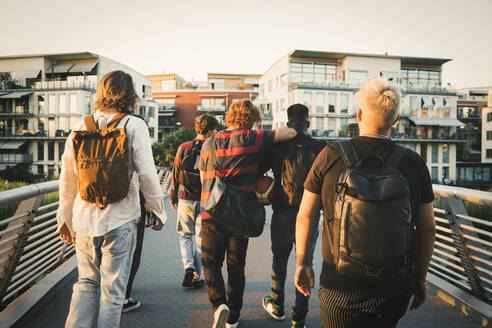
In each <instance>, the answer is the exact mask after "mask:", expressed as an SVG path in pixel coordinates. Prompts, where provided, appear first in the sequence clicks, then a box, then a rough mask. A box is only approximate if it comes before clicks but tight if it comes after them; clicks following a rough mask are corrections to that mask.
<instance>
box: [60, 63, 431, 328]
mask: <svg viewBox="0 0 492 328" xmlns="http://www.w3.org/2000/svg"><path fill="white" fill-rule="evenodd" d="M113 73H114V72H113ZM121 73H123V72H121ZM110 74H111V73H110ZM110 74H108V76H107V77H105V78H103V79H102V81H101V84H100V88H99V89H98V95H97V97H98V100H97V101H96V105H98V106H96V108H98V112H96V114H95V115H94V119H95V120H96V122H97V124H98V126H95V127H94V126H92V123H91V121H90V119H86V120H85V125H81V127H80V130H82V131H88V132H81V133H77V132H74V133H72V134H71V136H70V137H69V140H68V142H67V146H66V149H65V152H64V155H63V168H62V174H61V177H60V208H59V212H58V222H59V229H60V236H61V238H62V239H63V240H64V241H66V242H72V241H75V240H76V241H77V243H76V253H77V260H78V266H79V280H78V282H77V283H76V284H75V285H74V291H73V296H72V303H71V308H70V313H69V316H68V319H67V324H66V326H67V327H92V326H93V325H97V327H117V326H118V325H119V320H120V314H121V310H122V309H125V306H126V309H132V308H136V307H138V306H139V304H140V303H139V302H138V301H136V300H133V299H131V298H130V294H129V293H130V291H129V290H130V289H131V284H132V281H133V278H131V277H129V276H130V267H131V265H132V259H131V258H132V255H134V250H135V244H139V245H140V250H137V252H136V253H135V254H138V258H137V261H136V260H135V259H134V260H133V267H134V268H135V266H136V268H138V263H139V256H140V252H141V240H142V238H143V232H142V236H141V237H140V239H139V240H140V242H138V240H137V238H136V230H137V229H136V222H137V221H138V219H139V218H140V215H137V212H136V211H137V209H140V207H138V203H137V200H138V190H139V186H138V182H140V191H141V192H142V193H143V197H145V199H146V200H147V203H148V209H149V212H150V213H151V214H150V216H151V217H152V218H153V221H154V222H157V225H156V229H159V228H162V224H159V223H160V221H159V220H160V219H162V220H165V217H164V216H163V205H162V199H163V197H162V195H161V191H160V188H159V185H158V179H157V176H156V173H155V167H154V166H153V160H152V158H151V150H150V140H148V133H146V132H145V131H146V129H140V128H139V127H138V124H140V125H142V124H141V123H139V122H142V121H140V120H137V121H136V120H135V119H126V122H125V123H120V121H121V122H123V121H122V119H123V118H124V116H125V115H120V114H117V113H118V112H120V113H121V112H126V111H128V108H131V107H132V105H133V103H134V90H133V86H132V85H131V78H130V80H129V81H128V77H129V76H127V75H124V73H123V74H120V73H118V74H113V75H110ZM132 90H133V91H132ZM360 100H361V101H360V108H359V110H358V113H357V120H358V123H359V128H360V135H361V136H360V137H357V138H353V139H352V140H347V141H342V142H334V143H330V144H328V145H326V143H324V142H322V141H319V140H317V139H314V138H312V137H311V136H309V135H308V134H307V131H308V128H309V123H310V121H309V109H308V108H307V107H306V106H304V105H302V104H295V105H292V106H290V107H289V108H288V109H287V116H288V123H287V127H281V128H278V129H276V130H274V131H272V130H253V129H252V128H253V125H254V124H255V123H257V122H260V121H261V114H260V112H259V109H258V108H257V107H256V106H254V105H253V104H252V103H251V102H250V101H249V100H243V101H238V102H235V103H233V104H232V105H231V107H230V108H229V110H228V111H227V113H226V116H225V121H226V125H227V128H226V129H224V130H221V131H219V132H217V129H218V127H219V124H218V122H217V120H216V119H215V118H214V117H213V116H211V115H208V114H204V115H200V116H199V117H197V118H196V120H195V131H196V133H197V136H196V138H194V139H193V140H191V141H188V142H186V143H183V144H181V145H180V146H179V148H178V151H177V154H176V157H175V161H174V166H173V171H172V178H171V190H170V201H171V206H172V208H173V209H174V210H177V225H176V230H177V232H178V236H179V243H180V249H181V258H182V262H183V268H184V277H183V281H182V286H183V287H185V288H201V287H203V286H204V285H206V287H207V291H208V297H209V300H210V303H211V304H212V308H213V313H214V322H213V328H223V327H229V328H232V327H238V326H239V321H240V312H241V308H242V305H243V294H244V288H245V284H246V279H245V264H246V254H247V248H248V243H249V238H248V237H247V236H245V235H238V234H237V233H234V232H231V230H230V229H228V228H227V227H226V226H224V225H222V224H221V223H220V220H218V218H215V217H214V216H213V215H212V214H210V213H209V212H207V211H206V210H205V209H204V204H205V203H207V202H208V200H209V199H210V197H212V196H214V195H212V193H213V192H215V189H214V185H215V184H216V183H217V179H223V180H224V181H226V183H227V184H231V185H234V186H236V187H238V188H239V189H240V190H242V191H243V192H245V193H251V194H254V193H255V185H256V181H257V179H258V178H259V177H261V176H263V175H264V174H265V173H266V172H267V171H270V170H271V171H272V172H273V177H274V182H273V184H274V185H273V191H271V192H270V190H271V188H269V189H270V190H269V201H270V202H271V204H272V208H273V215H272V220H271V229H270V232H271V236H270V237H271V250H272V276H271V292H270V293H269V294H268V295H265V296H264V297H263V299H262V302H261V303H262V306H263V308H264V309H265V311H266V312H267V313H268V314H269V315H270V316H271V317H272V318H273V319H275V320H284V318H285V312H286V309H285V284H286V276H287V267H288V259H289V255H290V253H291V251H292V248H293V247H294V245H295V247H296V273H295V286H296V291H295V293H296V295H295V304H294V306H293V308H292V312H291V315H290V317H291V321H290V326H291V327H294V328H295V327H306V316H307V313H308V302H309V296H310V293H311V289H312V288H313V286H314V273H313V269H312V261H313V252H314V248H315V245H316V240H317V237H318V234H319V233H320V232H319V223H320V211H321V210H323V216H324V217H323V230H322V236H323V243H322V246H323V250H322V254H323V266H322V268H323V269H322V272H321V281H320V289H319V296H320V304H321V320H322V325H323V327H342V328H343V327H394V326H395V325H396V324H397V322H398V320H399V319H400V318H401V316H403V314H404V313H405V312H406V310H407V306H408V304H409V300H410V297H411V296H412V295H413V296H414V299H413V302H412V304H411V308H417V307H419V306H420V305H421V304H422V303H423V301H424V299H425V277H426V273H427V269H428V265H429V262H430V257H431V254H432V248H433V242H434V218H433V212H432V200H433V197H434V196H433V193H432V185H431V182H430V177H429V173H428V170H427V167H426V165H425V162H424V161H423V160H422V159H421V158H420V156H419V155H418V154H416V153H414V152H412V151H410V150H408V149H405V148H403V147H400V146H397V145H396V144H395V143H394V142H392V141H391V140H390V139H389V138H388V134H389V131H390V128H391V126H393V125H394V124H395V123H396V122H397V120H398V107H399V102H400V94H399V90H398V89H396V88H395V87H394V86H392V85H390V84H389V83H388V81H387V80H385V79H382V78H379V79H372V80H370V81H369V82H368V84H367V85H366V86H364V87H363V88H362V89H361V91H360ZM118 115H119V116H118ZM101 117H103V118H105V120H102V119H100V118H101ZM116 120H117V121H116ZM98 129H99V130H101V131H103V132H104V133H102V134H101V133H100V132H96V131H99V130H98ZM115 131H116V132H115ZM97 133H99V134H97ZM113 134H114V136H113ZM101 135H102V136H103V137H102V138H103V139H104V138H105V139H104V140H106V141H105V143H103V144H95V142H96V141H97V140H99V139H97V138H99V137H101ZM120 135H121V136H120ZM108 136H109V137H108ZM111 138H113V139H111ZM118 138H119V139H118ZM124 138H126V141H121V140H123V139H124ZM95 140H96V141H95ZM108 140H109V141H108ZM118 140H120V142H118ZM96 143H97V142H96ZM87 145H88V146H87ZM101 145H104V147H102V146H101ZM114 145H117V146H114ZM122 145H123V146H124V145H126V148H125V147H123V148H122ZM84 147H85V148H84ZM101 147H102V148H104V149H106V151H105V156H107V155H108V154H110V155H111V154H112V155H111V156H110V157H111V160H101V159H100V158H99V157H100V156H102V155H101V154H100V153H97V150H98V149H100V148H101ZM113 148H114V149H113ZM84 149H85V152H84ZM108 149H113V150H112V151H108ZM80 150H82V151H80ZM149 151H150V154H149ZM121 154H123V156H121ZM149 156H150V157H149ZM92 157H94V158H95V160H92V161H91V160H90V159H91V158H92ZM120 157H121V158H120ZM87 158H89V160H87ZM118 161H120V162H121V161H123V162H125V161H126V162H127V163H128V165H127V166H123V167H124V170H123V171H124V174H122V173H115V172H116V171H118V170H119V171H122V170H121V165H120V164H115V163H120V162H118ZM101 163H103V164H101ZM104 163H106V164H104ZM107 163H110V164H107ZM111 163H112V164H111ZM115 167H116V168H115ZM101 170H103V171H104V170H106V173H108V172H112V173H111V174H112V175H111V174H106V175H104V176H103V175H101V174H98V173H97V172H99V171H101ZM119 171H118V172H119ZM134 173H136V174H134ZM91 174H92V175H93V176H94V177H91ZM118 174H119V175H118ZM108 176H110V177H111V176H112V177H113V178H118V177H120V178H121V177H123V176H126V180H128V182H127V185H128V186H127V188H126V189H127V190H128V192H127V193H126V194H121V192H120V193H118V190H112V189H111V188H109V189H110V190H107V186H106V187H105V186H104V184H101V181H98V179H99V180H100V179H102V180H104V179H107V177H108ZM101 177H102V178H101ZM86 180H88V181H86ZM123 180H125V179H123ZM106 182H107V181H106ZM113 189H114V187H113ZM135 193H137V194H135ZM141 229H143V225H142V227H141ZM224 260H225V261H226V263H227V288H226V286H225V282H224V278H223V276H222V270H221V268H222V264H223V262H224ZM132 271H135V269H133V270H132ZM129 280H130V283H129V288H128V290H127V283H128V281H129ZM125 291H126V292H127V293H126V294H125ZM98 295H100V296H98ZM98 297H100V299H98V302H96V298H98ZM137 303H138V304H137ZM97 304H98V305H97Z"/></svg>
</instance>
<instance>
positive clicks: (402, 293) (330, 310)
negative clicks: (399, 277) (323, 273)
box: [319, 287, 411, 328]
mask: <svg viewBox="0 0 492 328" xmlns="http://www.w3.org/2000/svg"><path fill="white" fill-rule="evenodd" d="M410 295H411V292H410V290H409V289H406V288H403V289H398V290H396V289H394V290H392V291H380V292H374V291H357V290H356V291H350V290H335V289H327V288H323V287H320V289H319V302H320V309H321V313H320V314H321V324H322V326H323V328H393V327H395V326H396V324H397V323H398V320H400V318H401V317H402V316H403V315H404V314H405V312H406V311H407V307H408V303H409V300H410Z"/></svg>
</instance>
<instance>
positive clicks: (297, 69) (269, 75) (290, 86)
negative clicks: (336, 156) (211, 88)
mask: <svg viewBox="0 0 492 328" xmlns="http://www.w3.org/2000/svg"><path fill="white" fill-rule="evenodd" d="M448 61H449V59H440V58H420V57H403V56H390V55H369V54H352V53H336V52H320V51H305V50H294V51H292V52H290V53H288V54H287V55H285V56H283V57H282V58H280V59H279V60H277V61H276V62H275V63H274V64H273V65H272V66H271V67H270V68H269V69H268V70H267V71H266V72H265V73H264V74H263V75H262V77H261V79H260V94H259V97H258V102H259V103H260V104H261V107H262V110H263V112H264V113H265V114H267V115H268V114H269V113H272V114H271V115H272V127H273V128H277V127H279V126H284V125H286V122H287V111H286V109H287V107H288V106H290V105H292V104H294V103H303V104H305V105H307V106H308V107H309V109H310V120H311V127H310V131H311V133H312V135H313V136H315V137H317V138H320V139H326V140H335V139H340V138H348V137H351V136H355V135H357V134H358V127H357V121H356V118H355V116H356V113H357V109H358V107H359V99H358V96H357V92H358V90H359V88H360V86H361V85H363V84H364V83H365V82H366V80H367V79H368V78H370V77H378V76H381V75H382V76H386V77H388V78H389V79H391V80H392V81H394V82H395V83H398V84H400V86H401V88H402V96H403V97H402V103H401V109H400V122H399V124H398V126H396V127H395V128H394V129H393V131H392V134H391V136H392V138H393V139H394V140H396V141H397V142H398V143H400V144H402V145H404V146H406V147H409V148H411V149H413V150H415V151H417V152H418V153H420V154H421V155H422V157H423V158H424V160H425V161H426V163H427V165H428V168H429V171H430V173H431V176H432V179H433V180H434V181H439V182H443V183H450V182H454V181H455V180H456V144H457V143H459V142H462V141H461V140H460V139H459V138H458V137H457V134H456V129H457V127H459V126H462V125H463V123H461V122H460V121H458V120H457V118H456V115H457V114H456V102H457V96H456V93H455V92H454V91H451V90H449V88H445V87H443V86H442V82H441V71H442V65H443V64H444V63H446V62H448Z"/></svg>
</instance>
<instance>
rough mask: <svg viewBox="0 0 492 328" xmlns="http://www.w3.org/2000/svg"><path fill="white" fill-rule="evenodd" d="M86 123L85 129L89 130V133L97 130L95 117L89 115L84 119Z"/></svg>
mask: <svg viewBox="0 0 492 328" xmlns="http://www.w3.org/2000/svg"><path fill="white" fill-rule="evenodd" d="M84 123H85V128H86V129H87V131H94V130H97V126H96V121H94V116H93V115H87V116H86V117H85V118H84Z"/></svg>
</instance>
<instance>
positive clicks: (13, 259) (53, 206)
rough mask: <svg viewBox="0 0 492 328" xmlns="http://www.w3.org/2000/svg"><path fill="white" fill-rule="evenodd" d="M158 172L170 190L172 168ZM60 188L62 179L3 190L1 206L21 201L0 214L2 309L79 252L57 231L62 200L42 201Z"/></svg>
mask: <svg viewBox="0 0 492 328" xmlns="http://www.w3.org/2000/svg"><path fill="white" fill-rule="evenodd" d="M158 175H159V178H160V182H161V185H162V188H163V191H165V192H166V193H167V191H168V190H169V185H170V180H171V179H170V172H169V170H168V169H165V168H159V169H158ZM57 191H58V181H50V182H44V183H39V184H34V185H30V186H26V187H21V188H16V189H12V190H8V191H4V192H0V207H2V206H8V205H17V204H18V205H17V209H16V211H15V213H14V215H13V216H11V217H9V218H3V219H2V218H0V311H1V310H3V309H5V308H6V307H7V306H8V304H9V303H11V302H12V301H14V300H15V299H16V298H18V297H19V296H21V295H22V294H23V293H24V292H25V291H26V290H27V289H29V288H30V287H31V286H32V285H34V284H35V283H36V282H38V281H39V280H40V279H42V278H43V277H44V276H45V275H46V274H47V273H49V272H51V271H53V270H54V269H55V268H56V267H57V266H59V265H60V264H61V263H63V262H65V261H66V260H67V259H68V258H70V257H71V256H72V255H73V254H74V252H75V249H74V246H73V245H66V244H64V243H63V242H62V241H61V240H60V238H59V237H58V233H57V232H56V229H57V223H56V212H57V209H58V201H52V202H50V203H48V204H45V205H41V201H42V199H43V197H44V196H45V195H47V194H49V193H53V192H57ZM52 198H53V197H52ZM56 198H57V197H56Z"/></svg>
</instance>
